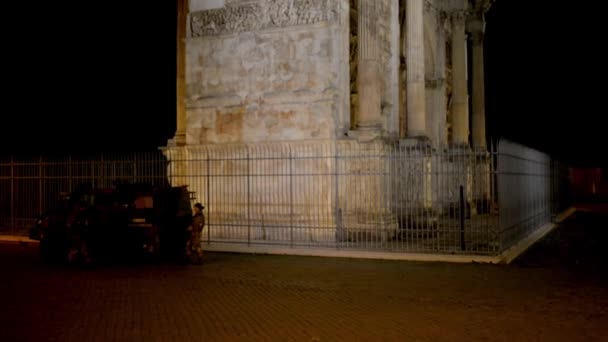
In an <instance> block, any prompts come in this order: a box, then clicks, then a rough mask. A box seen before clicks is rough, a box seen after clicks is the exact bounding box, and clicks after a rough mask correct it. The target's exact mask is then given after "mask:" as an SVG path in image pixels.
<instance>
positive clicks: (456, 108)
mask: <svg viewBox="0 0 608 342" xmlns="http://www.w3.org/2000/svg"><path fill="white" fill-rule="evenodd" d="M466 44H467V41H466V35H465V14H464V12H463V11H458V12H455V13H453V15H452V94H453V101H452V143H453V144H456V145H466V144H468V143H469V94H468V91H467V59H466V53H467V48H466V47H467V45H466Z"/></svg>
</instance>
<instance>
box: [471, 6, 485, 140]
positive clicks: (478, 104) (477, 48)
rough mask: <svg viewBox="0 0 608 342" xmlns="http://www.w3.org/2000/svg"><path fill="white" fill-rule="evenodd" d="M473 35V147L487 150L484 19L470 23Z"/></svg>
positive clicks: (480, 18)
mask: <svg viewBox="0 0 608 342" xmlns="http://www.w3.org/2000/svg"><path fill="white" fill-rule="evenodd" d="M468 26H469V30H470V34H471V43H472V44H471V45H472V54H473V56H472V62H473V70H472V73H473V76H472V77H473V94H472V96H473V98H472V100H473V101H472V102H473V106H472V109H473V115H472V119H473V122H472V126H473V146H475V147H480V148H486V147H487V146H486V103H485V102H486V101H485V85H484V83H485V82H484V60H483V37H484V26H485V23H484V21H483V17H478V18H475V19H474V20H473V21H471V22H469V23H468Z"/></svg>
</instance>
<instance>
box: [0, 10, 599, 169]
mask: <svg viewBox="0 0 608 342" xmlns="http://www.w3.org/2000/svg"><path fill="white" fill-rule="evenodd" d="M86 3H89V2H86ZM125 3H131V2H126V1H124V2H116V3H113V2H101V1H99V2H92V3H90V4H86V5H81V4H78V6H75V5H69V4H64V3H60V2H52V3H51V4H49V3H48V2H46V4H39V5H33V4H31V3H29V2H28V3H27V4H22V5H18V6H22V7H20V8H15V9H10V10H8V9H5V10H3V11H2V23H3V24H2V25H3V26H4V27H3V29H2V44H3V47H4V48H3V54H2V59H3V63H2V86H3V89H4V91H3V92H2V104H3V113H2V116H1V119H0V125H1V126H0V127H1V129H0V132H1V133H2V134H1V137H0V143H1V144H2V145H1V146H2V148H1V149H0V151H1V153H2V154H8V153H15V152H19V151H29V152H33V153H48V152H55V153H64V152H74V151H76V152H86V151H91V152H98V151H115V150H151V149H155V148H156V147H157V146H160V145H164V144H165V143H166V140H167V139H168V138H170V137H172V135H173V133H174V131H175V95H174V93H175V91H174V89H175V7H174V6H175V5H174V2H173V1H150V2H147V3H146V4H145V6H143V7H138V5H141V2H134V3H133V4H128V5H126V4H125ZM548 3H551V5H544V4H548ZM559 3H560V2H553V1H552V2H545V1H530V0H497V1H496V3H495V5H494V7H493V8H492V10H491V11H490V12H489V13H488V14H487V21H488V24H487V35H486V66H487V69H486V79H487V84H486V95H487V106H488V108H487V115H488V132H489V134H490V135H491V137H493V138H497V137H499V136H505V137H509V138H511V139H513V140H516V141H519V142H522V143H525V144H527V145H530V146H532V147H536V148H539V149H541V150H544V151H546V152H549V153H552V154H554V155H557V156H559V157H560V158H562V159H565V160H568V161H575V162H586V163H588V164H589V163H590V164H593V163H594V162H596V161H598V160H599V159H598V158H599V157H603V154H606V153H603V152H601V151H602V148H603V147H604V146H606V145H607V144H606V143H605V142H604V140H605V136H606V135H607V133H608V132H605V131H604V130H605V129H604V127H603V126H602V125H601V123H600V121H599V117H601V116H602V115H603V113H604V112H605V111H606V109H605V107H603V106H600V104H599V99H601V98H603V97H604V96H605V95H604V94H602V93H601V92H600V89H601V88H602V82H604V79H605V76H606V72H605V71H604V69H603V68H604V67H605V65H604V64H605V62H604V61H605V53H602V52H600V46H599V45H598V46H596V45H594V40H595V39H598V38H599V37H598V36H599V34H600V32H601V31H600V28H601V27H600V25H601V23H602V21H601V20H599V19H600V18H599V12H598V14H594V13H593V12H594V11H593V10H592V9H591V8H590V7H589V6H580V8H568V7H566V4H567V3H566V2H564V4H563V5H562V4H559ZM570 6H572V5H570ZM595 17H596V18H595ZM571 20H572V21H571ZM599 41H602V40H599ZM70 126H71V127H70ZM24 143H30V144H31V146H28V147H25V146H24V145H23V144H24ZM604 158H606V157H604Z"/></svg>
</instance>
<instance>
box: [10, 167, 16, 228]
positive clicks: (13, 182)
mask: <svg viewBox="0 0 608 342" xmlns="http://www.w3.org/2000/svg"><path fill="white" fill-rule="evenodd" d="M11 232H13V233H14V232H15V161H14V160H13V156H11Z"/></svg>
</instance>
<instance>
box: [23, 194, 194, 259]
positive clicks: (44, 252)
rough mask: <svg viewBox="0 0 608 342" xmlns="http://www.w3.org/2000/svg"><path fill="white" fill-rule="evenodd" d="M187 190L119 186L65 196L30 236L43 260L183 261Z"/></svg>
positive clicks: (188, 216)
mask: <svg viewBox="0 0 608 342" xmlns="http://www.w3.org/2000/svg"><path fill="white" fill-rule="evenodd" d="M189 195H190V194H189V192H188V190H187V188H186V187H154V186H152V185H148V184H117V185H116V186H114V187H112V188H109V189H94V188H91V187H81V188H80V189H78V190H77V191H74V192H73V193H71V194H69V195H65V196H63V198H62V199H61V201H60V205H58V206H57V207H55V208H53V209H51V210H49V211H47V212H45V213H44V214H42V215H41V216H40V218H39V219H38V220H37V221H36V225H35V227H34V228H33V229H32V230H31V231H30V237H31V238H34V239H39V240H40V255H41V256H42V257H43V258H45V259H55V260H62V261H67V262H69V263H85V264H88V263H91V262H95V261H102V260H117V259H118V260H122V259H124V258H133V257H134V258H142V257H143V258H157V257H165V258H173V259H174V258H179V257H180V254H181V253H182V252H183V246H184V244H185V234H186V230H187V227H188V226H189V225H190V224H191V221H192V211H191V208H190V198H189Z"/></svg>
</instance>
